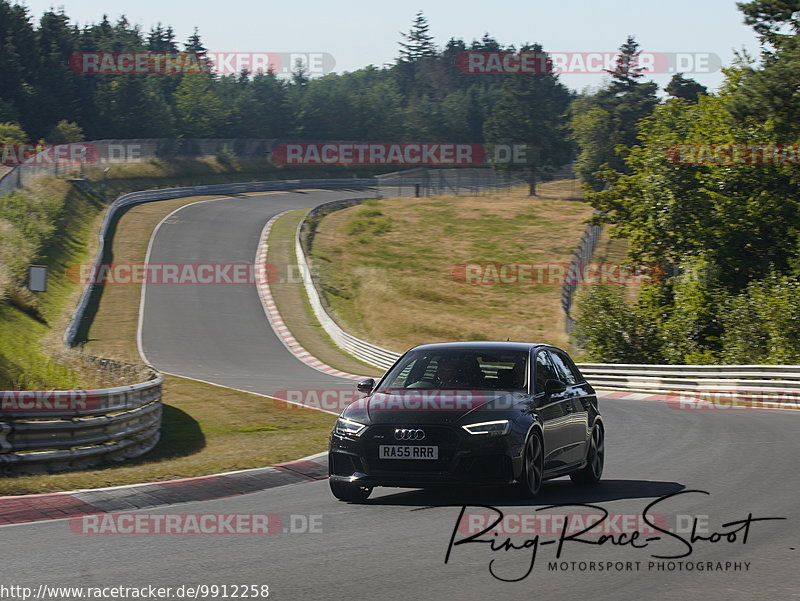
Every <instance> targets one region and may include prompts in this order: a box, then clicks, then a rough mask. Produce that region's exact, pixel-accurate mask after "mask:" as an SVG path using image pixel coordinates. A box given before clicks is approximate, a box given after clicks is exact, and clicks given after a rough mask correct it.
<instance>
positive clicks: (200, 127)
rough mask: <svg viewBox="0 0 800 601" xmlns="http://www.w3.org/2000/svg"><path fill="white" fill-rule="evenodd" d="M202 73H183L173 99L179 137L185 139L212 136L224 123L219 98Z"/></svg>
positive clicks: (205, 75) (208, 79)
mask: <svg viewBox="0 0 800 601" xmlns="http://www.w3.org/2000/svg"><path fill="white" fill-rule="evenodd" d="M211 82H212V80H211V79H210V77H209V76H208V75H207V74H205V73H192V74H188V75H184V76H183V78H182V79H181V83H180V85H179V86H178V89H177V90H175V94H174V96H173V102H174V105H175V117H176V120H177V128H178V133H179V135H180V136H182V137H184V138H213V137H214V136H216V135H217V132H219V131H220V130H221V129H222V128H223V127H224V126H225V125H226V123H227V115H226V111H225V109H224V107H223V106H222V103H221V102H220V99H219V98H218V97H217V95H216V94H215V93H214V90H213V89H212V86H211Z"/></svg>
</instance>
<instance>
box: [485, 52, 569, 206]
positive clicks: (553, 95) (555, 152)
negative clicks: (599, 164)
mask: <svg viewBox="0 0 800 601" xmlns="http://www.w3.org/2000/svg"><path fill="white" fill-rule="evenodd" d="M522 52H536V53H542V52H543V50H542V47H541V46H540V45H538V44H534V45H533V46H524V47H523V48H522ZM502 90H503V94H502V96H501V97H500V100H499V101H498V102H497V104H495V106H494V107H493V109H492V111H491V113H490V114H489V116H488V118H487V119H486V122H485V123H484V127H483V129H484V136H485V138H486V141H487V142H489V143H490V144H507V145H514V144H524V145H526V147H527V149H526V150H527V162H526V164H524V165H513V164H510V165H507V168H509V169H510V170H512V171H521V172H523V173H524V177H525V179H526V181H527V182H528V186H529V189H528V194H529V195H531V196H534V195H535V194H536V182H537V181H538V180H539V179H540V178H541V177H542V176H544V175H546V174H547V173H548V172H549V171H550V170H551V169H555V168H558V167H561V166H563V165H564V164H565V163H566V162H567V161H568V160H569V158H570V155H571V154H572V144H571V143H570V141H569V139H568V132H567V127H566V126H567V121H566V113H567V109H568V107H569V104H570V101H571V100H572V94H571V93H570V92H569V90H568V89H567V88H566V87H565V86H564V85H563V84H562V83H561V82H560V81H559V80H558V76H557V75H555V74H553V73H537V74H519V75H514V76H513V77H509V78H508V79H507V80H506V82H505V83H504V84H503V88H502Z"/></svg>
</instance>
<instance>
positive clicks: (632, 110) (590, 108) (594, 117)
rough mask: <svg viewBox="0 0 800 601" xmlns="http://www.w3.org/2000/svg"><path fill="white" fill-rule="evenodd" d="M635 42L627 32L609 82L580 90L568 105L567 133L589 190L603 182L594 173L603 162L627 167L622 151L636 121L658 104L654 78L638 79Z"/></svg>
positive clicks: (616, 167) (630, 142)
mask: <svg viewBox="0 0 800 601" xmlns="http://www.w3.org/2000/svg"><path fill="white" fill-rule="evenodd" d="M640 54H641V52H640V51H639V45H638V44H637V43H636V41H635V39H634V38H633V37H632V36H629V37H628V38H627V40H626V41H625V43H624V44H622V46H620V54H619V56H618V57H617V61H616V67H615V69H614V70H613V71H610V70H609V71H607V72H608V73H610V74H611V82H610V83H609V84H608V85H607V86H606V87H604V88H602V89H600V90H599V91H598V92H596V93H595V94H584V95H583V96H581V97H579V99H578V100H577V101H576V102H575V103H573V105H572V106H571V107H570V125H569V127H570V130H571V137H572V139H573V140H574V141H575V142H576V143H577V145H578V148H579V153H578V159H577V163H578V166H579V171H578V174H579V176H580V178H581V181H582V182H583V183H584V184H585V185H587V186H588V187H589V188H590V189H592V190H599V189H601V188H602V186H603V184H602V182H600V180H599V179H598V178H597V177H596V175H594V174H595V173H596V172H597V171H598V170H599V169H600V168H601V167H602V166H603V165H608V166H610V167H611V168H612V169H614V170H615V171H620V172H624V171H626V169H627V166H626V164H625V161H624V160H623V155H624V154H625V153H626V152H627V149H629V148H631V147H633V146H635V145H636V144H637V141H638V140H637V129H636V125H637V123H638V122H639V121H640V120H641V119H643V118H645V117H647V116H649V115H650V114H651V113H652V112H653V109H654V108H655V107H656V105H658V97H657V96H656V91H657V90H658V86H657V85H656V84H655V83H654V82H651V81H650V82H644V81H639V80H640V79H641V78H642V77H643V76H644V73H643V70H642V68H641V67H639V55H640Z"/></svg>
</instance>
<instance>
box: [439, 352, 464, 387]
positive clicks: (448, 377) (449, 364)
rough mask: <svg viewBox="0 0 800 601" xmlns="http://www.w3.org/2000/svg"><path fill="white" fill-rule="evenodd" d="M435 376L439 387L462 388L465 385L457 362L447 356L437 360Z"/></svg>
mask: <svg viewBox="0 0 800 601" xmlns="http://www.w3.org/2000/svg"><path fill="white" fill-rule="evenodd" d="M435 377H436V383H437V384H438V385H439V388H463V387H464V386H466V385H467V382H466V380H465V378H464V377H463V375H462V373H461V369H460V366H459V364H458V362H457V361H456V360H455V359H451V358H448V357H443V358H442V359H440V360H439V364H438V365H437V366H436V376H435Z"/></svg>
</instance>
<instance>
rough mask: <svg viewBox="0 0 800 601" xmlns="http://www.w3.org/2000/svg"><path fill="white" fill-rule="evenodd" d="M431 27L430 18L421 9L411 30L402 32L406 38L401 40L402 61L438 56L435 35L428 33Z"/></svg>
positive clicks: (415, 60) (411, 61) (413, 61)
mask: <svg viewBox="0 0 800 601" xmlns="http://www.w3.org/2000/svg"><path fill="white" fill-rule="evenodd" d="M429 29H430V26H429V25H428V20H427V19H426V18H425V15H423V14H422V11H419V12H418V13H417V15H416V17H414V23H413V24H412V25H411V29H410V30H409V32H408V33H402V32H401V33H400V35H401V36H402V37H403V40H404V41H402V42H400V58H399V60H400V61H404V62H408V63H415V62H417V61H418V60H420V59H421V58H425V57H433V56H436V46H435V45H434V43H433V36H431V35H429V34H428V30H429Z"/></svg>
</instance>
